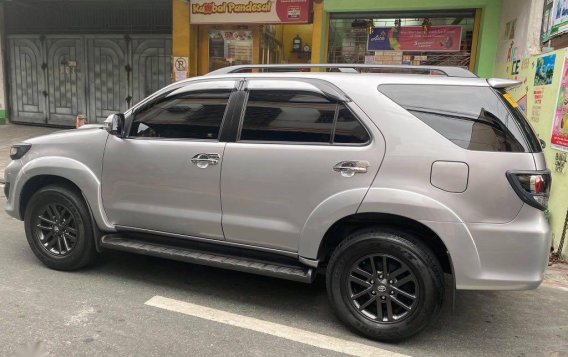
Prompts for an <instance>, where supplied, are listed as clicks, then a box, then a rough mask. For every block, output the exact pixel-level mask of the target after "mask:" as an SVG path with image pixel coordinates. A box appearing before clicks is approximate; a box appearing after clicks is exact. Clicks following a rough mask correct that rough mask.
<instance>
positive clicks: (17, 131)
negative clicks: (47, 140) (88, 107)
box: [0, 124, 62, 182]
mask: <svg viewBox="0 0 568 357" xmlns="http://www.w3.org/2000/svg"><path fill="white" fill-rule="evenodd" d="M58 130H62V129H60V128H45V127H41V126H32V125H16V124H6V125H0V182H4V168H5V167H6V165H8V164H9V163H10V147H11V146H12V145H14V144H17V143H19V142H22V141H24V140H26V139H29V138H33V137H35V136H40V135H45V134H49V133H52V132H54V131H58Z"/></svg>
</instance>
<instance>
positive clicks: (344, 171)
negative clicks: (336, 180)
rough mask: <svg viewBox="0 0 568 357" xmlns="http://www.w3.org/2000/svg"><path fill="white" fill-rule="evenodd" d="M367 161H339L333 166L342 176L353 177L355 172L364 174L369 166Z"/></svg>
mask: <svg viewBox="0 0 568 357" xmlns="http://www.w3.org/2000/svg"><path fill="white" fill-rule="evenodd" d="M369 165H370V164H369V161H341V162H339V163H337V164H336V165H335V166H334V167H333V171H337V172H339V173H340V174H341V176H343V177H353V176H355V174H364V173H366V172H367V168H368V167H369Z"/></svg>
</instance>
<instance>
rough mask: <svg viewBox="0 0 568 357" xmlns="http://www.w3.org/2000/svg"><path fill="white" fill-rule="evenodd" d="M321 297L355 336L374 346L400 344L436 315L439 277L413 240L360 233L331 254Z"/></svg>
mask: <svg viewBox="0 0 568 357" xmlns="http://www.w3.org/2000/svg"><path fill="white" fill-rule="evenodd" d="M327 292H328V296H329V299H330V301H331V304H332V306H333V308H334V310H335V312H336V314H337V316H338V317H339V318H340V319H341V320H342V321H343V322H344V323H346V324H347V325H348V326H349V327H351V328H353V329H354V330H355V331H357V332H358V333H360V334H362V335H364V336H366V337H368V338H372V339H375V340H380V341H394V340H401V339H404V338H407V337H410V336H412V335H414V334H416V333H418V332H420V331H421V330H423V329H424V328H425V327H426V326H427V324H428V323H429V322H430V320H432V318H433V317H434V316H435V315H436V314H437V312H438V311H439V309H440V306H441V304H442V300H443V296H444V284H443V272H442V269H441V266H440V263H439V262H438V260H437V259H436V257H435V256H434V254H433V253H432V252H431V251H430V250H429V249H428V248H427V247H426V246H424V245H423V244H421V243H420V241H419V240H418V239H417V238H415V237H414V236H412V235H409V234H406V233H404V232H399V231H394V230H384V229H367V230H361V231H358V232H355V233H353V234H351V235H350V236H349V237H347V238H346V239H345V240H344V241H343V242H342V243H341V244H340V245H339V246H338V247H337V248H336V249H335V251H334V253H333V255H332V257H331V259H330V262H329V265H328V270H327Z"/></svg>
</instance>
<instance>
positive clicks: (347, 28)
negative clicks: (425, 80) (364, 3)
mask: <svg viewBox="0 0 568 357" xmlns="http://www.w3.org/2000/svg"><path fill="white" fill-rule="evenodd" d="M474 22H475V11H473V10H464V11H462V10H460V11H458V12H455V11H452V12H449V11H448V12H444V11H439V12H436V13H423V14H422V13H420V12H413V13H397V14H392V15H389V14H373V13H357V14H337V15H332V18H331V20H330V33H329V43H328V49H329V52H328V62H329V63H366V64H377V65H439V66H460V67H469V66H470V60H471V49H472V48H471V47H472V43H473V32H474V31H473V28H474ZM432 30H434V31H432ZM417 37H423V41H422V40H421V39H420V38H419V39H418V40H416V38H417ZM370 38H373V39H374V40H375V41H370ZM381 42H382V43H381ZM377 43H380V44H381V45H379V46H377Z"/></svg>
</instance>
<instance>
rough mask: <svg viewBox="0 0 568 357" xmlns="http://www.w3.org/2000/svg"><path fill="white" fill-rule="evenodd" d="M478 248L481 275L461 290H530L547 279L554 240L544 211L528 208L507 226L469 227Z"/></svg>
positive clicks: (473, 224) (483, 225)
mask: <svg viewBox="0 0 568 357" xmlns="http://www.w3.org/2000/svg"><path fill="white" fill-rule="evenodd" d="M467 227H468V229H469V231H470V233H471V236H472V238H473V240H474V242H475V245H476V247H477V252H478V255H479V261H480V267H481V269H480V272H479V275H478V276H477V279H475V280H473V281H471V282H470V283H469V284H465V285H464V286H462V287H461V289H484V290H528V289H536V288H537V287H538V286H539V285H540V283H541V282H542V280H543V279H544V271H545V270H546V267H547V264H548V257H549V254H550V246H551V243H552V236H551V232H550V226H549V224H548V221H547V220H546V217H545V215H544V213H543V212H542V211H539V210H538V209H536V208H533V207H530V206H528V205H524V206H523V208H522V209H521V211H520V212H519V215H518V216H517V217H516V218H515V219H514V220H513V221H511V222H509V223H506V224H480V223H471V224H467Z"/></svg>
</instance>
